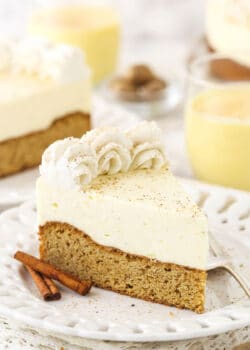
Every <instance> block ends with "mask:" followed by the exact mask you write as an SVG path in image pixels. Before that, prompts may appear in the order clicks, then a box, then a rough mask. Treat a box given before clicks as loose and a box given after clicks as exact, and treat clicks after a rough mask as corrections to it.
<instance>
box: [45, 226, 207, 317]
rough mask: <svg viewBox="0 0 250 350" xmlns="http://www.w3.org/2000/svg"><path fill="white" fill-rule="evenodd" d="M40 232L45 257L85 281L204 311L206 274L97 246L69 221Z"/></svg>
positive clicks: (124, 292) (132, 294)
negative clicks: (88, 280) (89, 280)
mask: <svg viewBox="0 0 250 350" xmlns="http://www.w3.org/2000/svg"><path fill="white" fill-rule="evenodd" d="M128 229H129V225H128ZM39 233H40V240H41V245H40V254H41V258H42V259H43V260H45V261H47V262H49V263H51V264H53V265H55V266H56V267H58V268H60V269H62V270H64V271H65V272H68V273H70V274H72V275H74V276H75V277H77V278H79V279H81V280H84V279H91V280H92V281H93V283H94V285H95V286H97V287H101V288H104V289H109V290H112V291H115V292H118V293H121V294H125V295H128V296H131V297H136V298H140V299H144V300H147V301H151V302H156V303H160V304H165V305H170V306H175V307H178V308H187V309H190V310H193V311H195V312H198V313H200V312H203V311H204V300H205V285H206V272H205V271H202V270H197V269H191V268H187V267H184V266H180V265H175V264H170V263H165V262H159V261H157V260H154V259H149V258H146V257H143V256H138V255H135V254H128V253H126V252H123V251H121V250H119V249H115V248H112V247H106V246H103V245H100V244H97V243H95V242H94V241H93V240H92V239H91V238H90V237H89V236H88V235H86V234H85V233H83V232H82V231H80V230H78V229H76V228H75V227H73V226H71V225H69V224H66V223H59V222H48V223H46V224H45V225H43V226H40V229H39Z"/></svg>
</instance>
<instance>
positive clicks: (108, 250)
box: [37, 122, 208, 312]
mask: <svg viewBox="0 0 250 350" xmlns="http://www.w3.org/2000/svg"><path fill="white" fill-rule="evenodd" d="M160 136H161V135H160V131H159V129H158V127H157V126H156V125H155V124H154V123H146V122H145V123H142V124H140V125H139V126H138V127H137V128H135V129H133V130H130V131H129V132H127V133H124V132H121V131H120V130H119V129H116V128H102V129H95V130H93V131H90V132H88V133H87V134H86V135H84V136H83V137H82V138H81V139H77V138H67V139H65V140H61V141H57V142H55V143H54V144H52V145H51V146H50V147H49V148H48V149H47V150H46V151H45V153H44V154H43V158H42V165H41V167H40V171H41V176H40V178H39V179H38V182H37V209H38V222H39V227H40V229H39V233H40V240H41V245H40V254H41V258H42V259H43V260H45V261H47V262H49V263H51V264H53V265H55V266H57V267H59V268H60V269H63V270H64V271H66V272H69V273H71V274H73V275H75V276H76V277H78V278H80V279H82V280H84V279H91V280H92V281H93V283H94V284H95V285H96V286H98V287H101V288H105V289H110V290H112V291H115V292H119V293H121V294H126V295H129V296H132V297H137V298H141V299H144V300H148V301H152V302H157V303H162V304H165V305H174V306H176V307H179V308H188V309H191V310H194V311H196V312H202V311H203V310H204V299H205V284H206V272H205V267H206V261H207V253H208V234H207V220H206V217H205V215H204V214H203V213H202V212H201V211H200V210H199V208H198V207H197V206H196V204H195V203H193V201H192V200H191V199H190V198H189V197H188V195H187V194H186V193H185V192H184V191H183V189H182V187H181V186H180V185H179V184H178V181H177V180H176V179H175V178H174V176H173V175H172V174H171V172H170V171H169V170H168V165H167V161H166V158H165V154H164V150H163V145H162V143H161V141H160Z"/></svg>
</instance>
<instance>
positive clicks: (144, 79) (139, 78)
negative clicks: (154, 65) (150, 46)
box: [126, 64, 154, 85]
mask: <svg viewBox="0 0 250 350" xmlns="http://www.w3.org/2000/svg"><path fill="white" fill-rule="evenodd" d="M126 78H127V79H128V80H130V81H132V82H133V83H134V84H135V85H143V84H145V83H148V82H149V81H151V80H152V79H153V78H154V74H153V72H152V71H151V69H150V68H149V67H148V66H146V65H145V64H136V65H134V66H132V67H130V68H129V69H128V71H127V74H126Z"/></svg>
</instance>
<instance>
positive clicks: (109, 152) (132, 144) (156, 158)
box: [40, 122, 167, 187]
mask: <svg viewBox="0 0 250 350" xmlns="http://www.w3.org/2000/svg"><path fill="white" fill-rule="evenodd" d="M166 166H167V161H166V158H165V154H164V147H163V144H162V142H161V131H160V129H159V128H158V127H157V125H156V124H155V123H153V122H151V123H148V122H145V123H141V124H139V126H137V127H136V128H134V129H131V130H129V131H128V132H122V131H121V130H120V129H118V128H116V127H103V128H99V129H94V130H92V131H89V132H88V133H87V134H85V135H84V136H83V137H82V138H81V139H77V138H66V139H64V140H61V141H56V142H55V143H53V144H52V145H50V146H49V147H48V149H47V150H46V151H45V153H44V154H43V157H42V165H41V167H40V172H41V175H44V176H46V177H47V178H50V179H53V181H54V182H55V183H58V184H59V185H60V184H62V185H63V186H67V187H76V186H77V187H81V186H85V185H88V184H89V183H90V182H91V181H92V180H93V179H94V178H96V177H97V176H99V175H113V174H117V173H125V172H128V171H133V170H139V169H155V170H157V169H161V168H163V167H166Z"/></svg>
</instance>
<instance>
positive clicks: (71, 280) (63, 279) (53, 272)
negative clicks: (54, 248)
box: [14, 251, 92, 295]
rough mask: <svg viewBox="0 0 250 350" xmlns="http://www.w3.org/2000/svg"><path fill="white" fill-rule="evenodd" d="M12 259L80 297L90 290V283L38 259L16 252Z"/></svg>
mask: <svg viewBox="0 0 250 350" xmlns="http://www.w3.org/2000/svg"><path fill="white" fill-rule="evenodd" d="M14 258H15V259H16V260H18V261H21V262H22V263H23V264H24V265H26V266H29V267H31V268H32V269H33V270H35V271H37V272H40V273H41V274H43V275H44V276H46V277H49V278H52V279H54V280H56V281H58V282H60V283H62V284H63V285H64V286H66V287H68V288H70V289H72V290H73V291H75V292H77V293H79V294H80V295H85V294H87V293H88V292H89V290H90V289H91V286H92V282H91V281H80V280H78V279H77V278H75V277H73V276H71V275H69V274H68V273H66V272H63V271H62V270H60V269H58V268H56V267H55V266H53V265H51V264H49V263H46V262H44V261H42V260H40V259H38V258H35V257H34V256H32V255H29V254H26V253H24V252H21V251H18V252H16V254H15V255H14Z"/></svg>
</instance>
